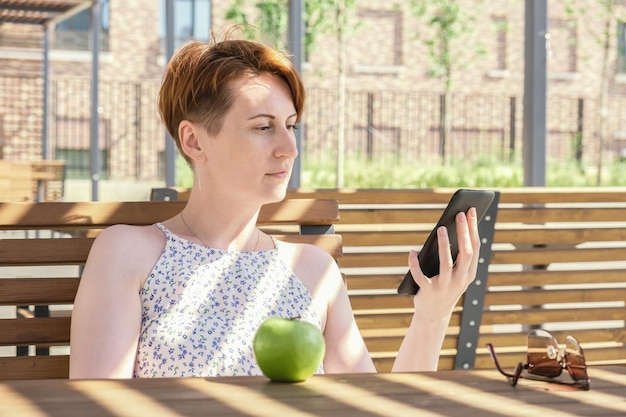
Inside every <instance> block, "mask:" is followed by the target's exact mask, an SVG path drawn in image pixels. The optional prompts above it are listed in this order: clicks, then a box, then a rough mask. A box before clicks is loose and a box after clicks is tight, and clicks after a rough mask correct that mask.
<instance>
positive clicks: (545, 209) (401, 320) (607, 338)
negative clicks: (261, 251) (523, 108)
mask: <svg viewBox="0 0 626 417" xmlns="http://www.w3.org/2000/svg"><path fill="white" fill-rule="evenodd" d="M454 191H455V190H454V189H435V190H310V191H307V190H298V191H293V192H290V193H289V196H288V197H289V198H332V199H336V200H338V201H339V207H340V213H341V219H340V221H339V223H337V224H336V225H335V231H336V232H337V233H338V234H341V236H342V239H343V256H342V257H341V258H340V259H339V261H338V262H339V266H340V268H341V270H342V272H343V273H344V274H345V276H346V278H347V285H348V290H349V293H350V298H351V301H352V306H353V309H354V314H355V316H356V319H357V322H358V324H359V327H360V328H361V331H362V334H363V336H364V338H365V341H366V343H367V345H368V348H369V349H370V352H371V354H372V356H373V357H374V358H375V363H376V366H377V368H378V369H379V370H380V371H388V370H390V368H391V365H392V363H393V360H394V358H395V355H396V352H397V349H398V347H399V345H400V342H401V339H402V336H403V335H404V334H405V331H406V327H407V326H408V323H409V320H410V317H411V311H412V310H411V302H410V299H408V298H405V297H401V296H398V295H396V293H395V290H396V288H397V286H398V283H399V282H400V280H401V278H402V277H403V276H404V274H405V273H406V270H407V266H406V265H407V251H408V250H409V249H410V248H417V249H419V248H420V245H421V244H422V242H424V240H425V239H426V236H427V233H428V232H429V231H430V229H431V228H432V226H433V225H434V223H435V222H436V220H437V219H438V217H439V215H440V214H441V212H442V210H443V207H444V206H445V204H446V203H447V201H448V199H449V198H450V196H451V195H452V193H453V192H454ZM491 216H492V217H491V218H490V219H489V221H491V222H493V221H495V234H494V236H493V242H490V239H491V237H490V236H488V234H489V232H488V230H487V231H485V230H483V231H481V234H482V235H483V238H484V240H483V248H481V250H482V251H483V253H482V254H481V257H482V263H481V266H480V267H479V274H478V278H477V281H476V284H479V285H472V286H470V289H469V290H468V294H467V295H466V296H465V297H464V299H463V300H462V302H461V303H460V304H459V306H458V309H457V311H456V312H455V314H454V316H453V318H452V323H451V326H450V329H449V332H448V336H447V337H446V339H445V342H444V349H443V352H442V355H441V359H440V363H439V369H454V368H456V369H463V368H489V369H491V368H493V362H492V361H491V359H490V357H489V355H488V353H487V351H486V349H485V348H484V346H485V344H486V343H487V342H491V343H493V344H494V345H495V347H496V350H497V352H498V353H499V357H500V358H501V360H502V362H503V364H504V366H506V367H508V368H511V369H512V368H514V367H515V365H517V362H519V361H524V360H525V358H526V357H525V353H526V339H525V336H526V334H527V332H528V330H530V329H531V328H545V329H547V330H549V331H551V332H552V333H553V334H554V335H555V337H556V338H557V340H558V341H559V342H560V343H564V340H565V336H566V335H568V334H572V335H574V336H575V337H577V338H578V339H579V341H580V342H581V344H582V346H583V348H584V350H585V355H586V357H587V359H588V361H589V362H591V363H599V364H601V363H618V364H626V348H625V346H624V343H625V341H626V325H625V320H626V306H625V302H626V189H625V188H543V187H539V188H519V189H517V188H512V189H501V190H499V203H498V208H497V211H495V212H494V211H492V214H491ZM487 226H489V225H488V224H487ZM487 248H488V249H489V250H490V252H491V253H489V251H485V249H487Z"/></svg>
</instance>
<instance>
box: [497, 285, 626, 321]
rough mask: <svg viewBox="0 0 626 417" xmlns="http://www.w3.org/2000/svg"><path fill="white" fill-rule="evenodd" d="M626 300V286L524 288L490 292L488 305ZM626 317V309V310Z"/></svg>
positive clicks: (625, 315) (625, 312) (625, 313)
mask: <svg viewBox="0 0 626 417" xmlns="http://www.w3.org/2000/svg"><path fill="white" fill-rule="evenodd" d="M624 300H626V288H620V287H615V288H600V289H597V288H592V289H571V290H546V289H539V288H538V289H524V290H523V291H519V290H517V291H498V292H488V293H487V294H486V295H485V305H486V306H496V305H512V304H521V305H541V304H551V303H589V302H602V301H624ZM624 317H625V318H626V310H625V311H624Z"/></svg>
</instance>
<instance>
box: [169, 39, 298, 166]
mask: <svg viewBox="0 0 626 417" xmlns="http://www.w3.org/2000/svg"><path fill="white" fill-rule="evenodd" d="M262 73H270V74H275V75H278V76H279V77H281V78H282V79H283V80H284V81H285V82H286V83H287V85H288V86H289V88H290V90H291V96H292V98H293V104H294V107H295V109H296V114H297V121H300V118H301V116H302V112H303V110H304V101H305V97H306V93H305V90H304V83H303V82H302V79H301V77H300V75H299V74H298V72H297V71H296V69H295V67H294V66H293V64H292V62H291V61H290V60H289V58H288V57H287V55H286V54H285V53H283V52H281V51H278V50H276V49H273V48H271V47H269V46H266V45H263V44H261V43H259V42H254V41H247V40H223V41H220V42H212V43H204V42H198V41H191V42H189V43H187V44H186V45H184V46H183V47H182V48H180V49H179V50H178V51H177V52H176V54H174V56H173V57H172V59H171V60H170V62H169V63H168V65H167V68H166V71H165V75H164V77H163V82H162V84H161V90H160V92H159V113H160V114H161V119H162V120H163V123H164V124H165V126H166V128H167V130H168V132H169V133H170V135H171V136H172V138H173V139H174V141H175V142H176V146H177V147H178V149H179V151H180V152H181V154H182V155H183V156H184V157H185V159H187V160H188V158H187V156H186V155H185V154H184V152H182V149H181V146H180V138H179V137H178V126H179V124H180V122H181V121H183V120H189V121H191V122H194V123H198V124H200V125H202V126H203V127H204V128H205V129H206V130H207V132H208V133H209V134H216V133H218V132H219V131H220V129H221V127H222V123H223V119H224V115H225V114H226V112H227V111H228V110H229V109H230V107H231V105H232V103H233V95H232V91H231V89H230V88H229V86H228V83H229V82H230V81H233V80H237V79H239V78H241V77H244V76H250V75H253V76H254V75H260V74H262ZM188 162H190V161H189V160H188Z"/></svg>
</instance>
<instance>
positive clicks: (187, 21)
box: [159, 0, 211, 50]
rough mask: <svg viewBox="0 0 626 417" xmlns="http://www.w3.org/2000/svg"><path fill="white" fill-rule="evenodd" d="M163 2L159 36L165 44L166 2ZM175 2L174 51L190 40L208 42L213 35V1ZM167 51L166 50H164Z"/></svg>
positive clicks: (183, 0) (190, 0)
mask: <svg viewBox="0 0 626 417" xmlns="http://www.w3.org/2000/svg"><path fill="white" fill-rule="evenodd" d="M160 1H161V14H160V16H161V18H160V20H161V24H160V31H159V36H160V38H161V40H162V45H164V44H165V35H166V30H165V17H166V16H165V15H166V1H167V0H160ZM171 1H173V2H174V49H178V48H179V47H180V46H182V45H183V44H184V43H186V42H187V41H189V40H190V39H198V40H208V39H209V36H210V33H211V0H171ZM163 50H165V48H164V49H163Z"/></svg>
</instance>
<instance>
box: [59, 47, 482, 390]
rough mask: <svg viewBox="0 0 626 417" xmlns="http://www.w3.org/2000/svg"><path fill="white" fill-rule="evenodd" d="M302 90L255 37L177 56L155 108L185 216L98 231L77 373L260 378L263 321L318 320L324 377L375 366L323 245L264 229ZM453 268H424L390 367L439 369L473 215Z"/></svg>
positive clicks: (287, 157) (464, 270)
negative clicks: (185, 190)
mask: <svg viewBox="0 0 626 417" xmlns="http://www.w3.org/2000/svg"><path fill="white" fill-rule="evenodd" d="M304 99H305V91H304V86H303V83H302V80H301V79H300V77H299V75H298V74H297V72H296V71H295V69H294V68H293V66H292V65H291V63H290V61H289V60H288V59H287V58H286V57H285V55H283V54H282V53H280V52H277V51H275V50H273V49H271V48H268V47H266V46H263V45H261V44H259V43H255V42H249V41H244V40H224V41H222V42H216V43H213V44H204V43H200V42H195V41H194V42H191V43H189V44H187V45H186V46H184V47H183V48H181V49H180V50H179V51H178V52H177V53H176V55H175V56H174V57H173V58H172V60H171V62H170V63H169V64H168V67H167V70H166V73H165V76H164V79H163V84H162V87H161V91H160V95H159V111H160V114H161V117H162V119H163V121H164V123H165V125H166V126H167V129H168V130H169V132H170V134H171V135H172V137H173V138H174V140H175V142H176V145H177V146H178V149H179V151H180V152H181V154H182V155H183V156H184V157H185V158H186V160H187V161H188V162H189V164H190V165H191V167H192V168H193V171H194V184H193V187H192V190H191V194H190V197H189V200H188V203H187V204H186V206H185V208H184V209H183V210H182V212H181V213H179V214H178V215H176V216H174V217H172V218H170V219H168V220H166V221H164V222H162V223H159V224H156V225H152V226H147V227H138V226H127V225H117V226H113V227H110V228H108V229H106V230H105V231H103V232H102V233H101V234H100V236H99V237H98V238H97V239H96V241H95V243H94V245H93V247H92V249H91V253H90V255H89V259H88V261H87V264H86V265H85V269H84V272H83V275H82V279H81V283H80V287H79V290H78V294H77V296H76V302H75V306H74V312H73V316H72V340H71V361H70V377H71V378H130V377H167V376H212V375H258V374H260V373H261V372H260V370H259V368H258V367H257V365H256V362H255V360H254V356H253V353H252V339H253V336H254V332H255V330H256V328H257V327H258V326H259V324H260V323H261V322H263V321H264V320H265V319H266V318H268V317H271V316H282V317H295V316H300V317H301V318H302V319H303V320H307V321H309V322H311V323H313V324H315V325H316V326H318V327H319V328H320V330H321V331H322V332H323V334H324V338H325V340H326V355H325V358H324V360H323V364H322V366H320V369H319V370H318V372H326V373H339V372H374V371H375V368H374V365H373V362H372V360H371V358H370V356H369V353H368V351H367V349H366V347H365V344H364V342H363V339H362V337H361V335H360V333H359V330H358V328H357V326H356V323H355V320H354V316H353V314H352V310H351V307H350V303H349V300H348V296H347V293H346V289H345V287H344V285H343V281H342V278H341V274H340V272H339V270H338V268H337V266H336V263H335V262H334V260H333V259H332V257H330V256H329V255H328V254H327V253H326V252H325V251H323V250H321V249H319V248H317V247H315V246H312V245H303V244H291V243H285V242H279V241H276V240H275V239H273V238H272V237H270V236H268V235H266V234H265V233H263V232H261V231H260V230H259V229H257V227H256V220H257V216H258V213H259V209H260V207H261V206H262V205H263V204H267V203H272V202H276V201H280V200H282V199H283V198H284V197H285V194H286V188H287V184H288V179H289V176H290V174H291V170H292V166H293V162H294V160H295V158H296V157H297V155H298V151H297V148H296V143H295V137H294V129H296V126H297V123H298V122H299V121H300V118H301V116H302V111H303V106H304ZM456 227H457V231H458V236H459V249H460V254H459V256H458V258H457V261H456V263H455V264H454V265H453V263H452V260H451V256H450V252H449V249H448V248H449V242H448V236H447V231H446V230H445V228H442V229H440V230H439V231H438V239H439V240H438V242H439V247H440V248H444V249H441V250H440V254H439V255H440V258H441V259H442V261H441V266H440V270H441V273H440V275H439V276H438V277H437V278H435V279H429V278H427V277H425V276H424V275H423V274H422V273H421V271H420V267H419V264H418V261H417V256H416V253H415V252H414V251H411V252H410V254H409V259H408V263H409V267H410V269H411V272H412V274H413V276H414V277H415V280H416V282H417V283H418V285H419V286H420V287H421V290H420V291H419V292H418V294H417V295H416V296H415V297H414V305H415V314H414V316H413V319H412V322H411V325H410V328H409V329H408V333H407V335H406V337H405V339H404V341H403V343H402V346H401V348H400V351H399V353H398V356H397V359H396V362H395V365H394V370H395V371H420V370H435V369H436V367H437V361H438V357H439V352H440V349H441V344H442V342H443V338H444V335H445V331H446V329H447V326H448V323H449V320H450V316H451V313H452V310H453V308H454V306H455V304H456V303H457V301H458V299H459V297H460V296H461V295H462V294H463V292H464V291H465V290H466V288H467V286H468V285H469V284H470V282H471V281H472V280H473V279H474V276H475V273H476V267H477V263H478V252H479V247H480V242H479V236H478V229H477V225H476V214H475V211H474V210H473V209H472V210H470V211H469V213H468V215H467V216H465V215H464V214H462V213H461V214H459V215H458V216H457V220H456Z"/></svg>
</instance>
